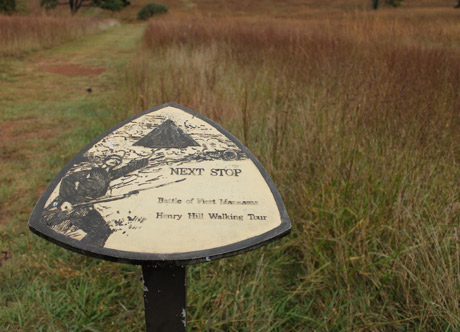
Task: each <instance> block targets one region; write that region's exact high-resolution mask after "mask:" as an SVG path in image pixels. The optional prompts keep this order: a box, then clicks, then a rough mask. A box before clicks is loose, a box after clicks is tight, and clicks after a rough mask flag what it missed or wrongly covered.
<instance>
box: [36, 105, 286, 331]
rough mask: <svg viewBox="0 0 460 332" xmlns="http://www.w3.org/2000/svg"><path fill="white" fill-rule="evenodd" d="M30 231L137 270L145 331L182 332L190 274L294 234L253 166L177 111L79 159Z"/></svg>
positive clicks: (39, 208)
mask: <svg viewBox="0 0 460 332" xmlns="http://www.w3.org/2000/svg"><path fill="white" fill-rule="evenodd" d="M29 227H30V229H31V231H32V232H34V233H36V234H37V235H39V236H42V237H44V238H45V239H47V240H49V241H51V242H54V243H55V244H57V245H60V246H62V247H64V248H67V249H69V250H73V251H75V252H78V253H81V254H84V255H88V256H92V257H97V258H102V259H106V260H110V261H116V262H121V263H129V264H137V265H142V271H143V275H144V300H145V320H146V325H147V331H148V332H182V331H185V330H186V286H185V266H186V265H188V264H197V263H203V262H208V261H211V260H216V259H220V258H224V257H230V256H234V255H238V254H241V253H245V252H247V251H249V250H253V249H255V248H258V247H260V246H262V245H264V244H267V243H268V242H271V241H273V240H275V239H278V238H280V237H283V236H285V235H287V234H289V232H290V230H291V224H290V221H289V216H288V214H287V212H286V208H285V206H284V203H283V201H282V199H281V195H280V194H279V192H278V190H277V189H276V187H275V185H274V183H273V181H272V180H271V179H270V176H269V175H268V173H267V171H266V170H265V169H264V168H263V166H262V165H261V164H260V162H259V161H258V160H257V159H256V157H255V156H254V155H253V154H252V153H251V152H250V151H249V150H248V149H247V148H246V147H245V146H244V145H243V144H242V143H241V142H240V141H239V140H238V139H236V138H235V137H234V136H232V135H231V134H230V133H229V132H227V131H226V130H225V129H224V128H222V127H220V126H219V125H218V124H216V123H214V122H212V121H211V120H209V119H207V118H205V117H204V116H202V115H200V114H198V113H196V112H194V111H192V110H190V109H187V108H185V107H183V106H180V105H177V104H173V103H169V104H165V105H161V106H158V107H156V108H154V109H151V110H148V111H145V112H144V113H141V114H138V115H136V116H134V117H132V118H130V119H128V120H126V121H124V122H122V123H120V124H119V125H117V126H116V127H114V128H112V129H111V130H109V131H108V132H106V133H104V134H102V135H101V136H100V137H98V138H97V139H96V140H94V141H93V142H92V143H90V144H89V145H88V146H87V147H85V148H84V149H83V150H82V151H81V152H80V153H78V154H77V155H76V156H75V157H74V158H73V159H72V160H71V161H70V162H69V163H68V164H67V165H66V166H65V167H64V168H63V169H62V170H61V171H60V172H59V174H58V175H57V176H56V177H55V178H54V180H53V181H52V182H51V184H50V185H49V186H48V188H47V189H46V191H45V193H44V194H43V195H42V197H41V198H40V199H39V201H38V203H37V204H36V206H35V208H34V210H33V212H32V215H31V216H30V219H29Z"/></svg>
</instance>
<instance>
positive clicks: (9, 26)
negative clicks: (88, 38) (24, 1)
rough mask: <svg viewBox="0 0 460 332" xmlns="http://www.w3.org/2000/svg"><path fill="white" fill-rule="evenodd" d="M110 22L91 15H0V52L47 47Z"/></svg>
mask: <svg viewBox="0 0 460 332" xmlns="http://www.w3.org/2000/svg"><path fill="white" fill-rule="evenodd" d="M114 24H117V22H114V21H113V20H112V21H110V20H100V19H94V18H93V19H89V18H70V17H67V18H58V17H49V16H4V15H0V55H6V56H14V55H20V54H24V53H27V52H31V51H36V50H39V49H44V48H50V47H53V46H56V45H58V44H60V43H63V42H68V41H70V40H73V39H75V38H78V37H81V36H82V35H84V34H87V33H93V32H96V31H100V30H103V29H105V28H107V27H109V26H113V25H114Z"/></svg>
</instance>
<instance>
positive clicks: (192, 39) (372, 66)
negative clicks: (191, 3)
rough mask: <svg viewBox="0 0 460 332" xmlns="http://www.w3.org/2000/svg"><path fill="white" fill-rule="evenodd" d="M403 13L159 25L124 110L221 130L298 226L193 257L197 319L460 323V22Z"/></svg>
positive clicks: (306, 327) (446, 326)
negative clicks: (222, 256) (273, 238)
mask: <svg viewBox="0 0 460 332" xmlns="http://www.w3.org/2000/svg"><path fill="white" fill-rule="evenodd" d="M395 13H396V12H395ZM399 13H402V14H401V16H398V14H395V15H394V16H392V17H390V16H385V17H381V16H378V15H375V14H374V13H365V12H362V13H358V12H356V13H352V14H344V15H342V16H341V17H340V18H339V19H334V20H331V19H329V18H328V17H324V18H320V19H318V18H314V19H307V20H285V19H270V18H264V19H261V18H258V19H243V18H240V19H234V18H233V19H225V18H220V19H219V18H215V19H206V20H201V19H193V18H192V19H184V18H183V17H182V18H180V19H175V18H174V17H170V18H163V19H160V20H155V21H152V22H151V23H150V25H149V27H148V29H147V30H146V33H145V36H144V40H143V47H144V49H143V52H142V54H140V55H139V57H138V58H136V59H135V60H134V61H133V62H132V64H131V65H130V66H129V68H128V69H127V70H126V72H124V73H123V75H122V79H121V81H120V86H119V88H120V91H122V92H120V95H121V97H120V100H119V103H120V104H119V105H118V108H119V109H120V110H128V111H129V112H128V113H136V112H139V111H141V110H144V109H147V108H148V107H150V106H154V105H158V104H161V103H164V102H169V101H175V102H178V103H181V104H183V105H185V106H187V107H190V108H192V109H195V110H197V111H199V112H201V113H203V114H204V115H206V116H208V117H210V118H212V119H214V120H215V121H217V122H218V123H220V124H222V125H223V126H225V127H227V128H228V129H229V130H230V131H231V132H233V133H234V134H235V135H236V136H237V137H239V138H240V139H241V140H242V141H243V142H244V143H245V144H246V145H247V146H248V147H249V149H251V150H252V151H253V152H254V153H255V154H256V155H257V156H258V158H259V159H260V160H261V162H262V164H264V165H265V167H266V168H267V169H268V171H269V173H270V174H271V175H272V176H273V178H274V181H275V182H276V184H277V185H278V188H279V189H280V191H281V194H282V196H283V198H284V200H285V203H286V205H287V207H288V210H289V213H290V216H291V219H292V222H293V229H294V231H293V234H292V235H291V237H290V239H288V240H285V241H284V242H282V243H280V244H277V245H276V246H273V247H271V248H270V249H269V250H262V251H258V252H255V253H253V254H250V255H247V256H245V257H240V258H235V259H234V260H224V261H221V262H220V263H219V264H215V265H210V266H208V265H205V266H203V267H196V268H195V269H193V270H192V274H191V288H192V290H190V291H189V293H191V294H192V295H191V299H190V303H191V325H192V329H193V330H195V329H196V330H197V331H204V330H212V331H230V330H231V331H243V330H244V331H272V330H276V331H313V330H314V331H408V330H410V331H454V330H459V329H460V318H459V317H460V307H459V303H460V302H459V301H460V254H459V252H460V251H459V250H460V248H459V246H460V243H459V240H460V235H459V226H460V167H459V164H460V145H459V142H460V131H459V130H458V128H459V127H460V57H459V45H460V40H459V37H458V36H460V34H459V32H460V31H459V30H460V27H459V26H458V24H457V23H456V22H457V21H456V17H455V16H454V15H455V12H454V14H451V13H449V12H447V11H445V12H442V11H441V12H436V13H434V14H430V12H428V11H427V12H424V17H423V19H421V18H420V16H419V15H412V14H411V13H409V12H399ZM127 115H128V114H119V116H120V119H121V118H122V117H125V116H127ZM120 119H116V120H120ZM235 261H236V264H235ZM234 264H235V265H234ZM238 264H239V265H238ZM251 267H253V268H251ZM244 268H246V269H248V270H244V271H245V272H243V269H244Z"/></svg>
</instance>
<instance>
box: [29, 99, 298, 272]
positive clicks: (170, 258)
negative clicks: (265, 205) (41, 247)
mask: <svg viewBox="0 0 460 332" xmlns="http://www.w3.org/2000/svg"><path fill="white" fill-rule="evenodd" d="M168 106H171V107H175V108H178V109H180V110H182V111H185V112H187V113H189V114H191V115H193V116H195V117H197V118H199V119H201V120H203V121H205V122H207V123H209V124H210V125H211V126H213V127H214V128H216V129H217V130H218V131H219V132H220V133H222V134H223V135H225V136H226V137H227V138H228V139H230V140H231V141H232V142H233V143H235V144H236V145H237V146H238V147H239V148H240V149H241V150H242V151H243V152H244V153H246V155H247V156H248V157H249V159H251V160H252V162H253V163H254V164H255V165H256V166H257V168H258V170H259V171H260V173H261V174H262V176H263V177H264V179H265V181H266V182H267V184H268V186H269V188H270V190H271V192H272V194H273V197H274V198H275V201H276V204H277V206H278V210H279V212H280V216H281V224H280V225H279V226H278V227H276V228H274V229H272V230H270V231H268V232H266V233H263V234H261V235H258V236H255V237H252V238H249V239H246V240H243V241H239V242H236V243H233V244H230V245H225V246H222V247H217V248H212V249H207V250H199V251H191V252H183V253H173V254H155V253H142V252H132V251H122V250H116V249H110V248H104V247H99V246H94V245H84V246H82V245H81V243H80V241H78V240H75V239H72V238H70V237H68V236H65V235H63V234H60V233H58V232H55V231H53V230H52V229H51V228H49V227H48V226H46V225H45V224H43V223H41V222H40V216H41V214H42V211H43V209H44V206H45V204H46V201H47V200H48V197H49V196H50V195H51V194H52V192H53V190H54V188H56V186H57V185H58V183H59V181H60V180H61V179H62V178H63V177H64V175H65V174H66V173H67V172H68V171H69V170H70V169H71V168H72V166H73V165H74V164H75V163H77V162H78V161H79V160H81V158H82V157H83V154H85V153H86V152H87V151H88V150H89V149H90V148H92V147H93V146H94V145H95V144H96V143H97V142H99V141H100V140H101V139H102V138H104V137H105V136H107V135H109V134H111V133H112V132H114V131H115V130H117V129H118V128H120V127H122V126H124V125H125V124H127V123H129V122H131V121H133V120H134V119H137V118H139V117H141V116H143V115H145V114H148V113H152V112H155V111H158V110H161V109H163V108H165V107H168ZM29 228H30V230H31V231H32V232H33V233H35V234H37V235H39V236H41V237H43V238H45V239H46V240H48V241H50V242H53V243H55V244H57V245H59V246H61V247H63V248H66V249H69V250H71V251H74V252H77V253H80V254H83V255H86V256H91V257H96V258H100V259H104V260H108V261H114V262H119V263H127V264H138V265H139V264H156V265H189V264H197V263H203V262H207V261H214V260H217V259H220V258H225V257H230V256H235V255H239V254H242V253H245V252H248V251H250V250H253V249H256V248H259V247H261V246H263V245H265V244H267V243H269V242H271V241H273V240H276V239H279V238H281V237H283V236H286V235H288V234H289V233H290V232H291V222H290V220H289V216H288V213H287V211H286V207H285V205H284V203H283V200H282V198H281V195H280V193H279V191H278V189H277V188H276V186H275V184H274V183H273V181H272V179H271V177H270V176H269V174H268V173H267V171H266V170H265V168H264V167H263V166H262V164H261V163H260V162H259V161H258V160H257V158H256V157H255V156H254V155H253V154H252V153H251V152H250V151H249V150H248V148H246V147H245V146H244V145H243V144H242V143H241V142H240V141H239V140H238V139H237V138H236V137H234V136H233V135H232V134H230V133H229V132H228V131H227V130H225V129H224V128H223V127H221V126H220V125H218V124H217V123H215V122H213V121H212V120H210V119H208V118H206V117H204V116H203V115H201V114H198V113H197V112H195V111H193V110H191V109H188V108H187V107H184V106H182V105H179V104H176V103H172V102H171V103H166V104H163V105H159V106H157V107H154V108H152V109H149V110H147V111H144V112H142V113H139V114H136V115H135V116H133V117H131V118H129V119H127V120H125V121H123V122H121V123H119V124H118V125H116V126H115V127H113V128H111V129H109V130H108V131H106V132H105V133H103V134H102V135H100V136H99V137H97V138H96V139H94V140H93V141H92V142H91V143H89V144H88V145H87V146H86V147H85V148H83V150H81V151H80V152H79V153H78V154H76V155H75V156H74V157H73V158H72V159H71V160H70V161H69V162H68V163H67V164H66V165H65V166H64V168H63V169H62V170H61V171H60V172H59V173H58V174H57V175H56V177H55V178H54V179H53V181H52V182H51V183H50V184H49V186H48V188H47V189H46V190H45V192H44V193H43V195H42V196H41V197H40V199H39V200H38V202H37V204H36V205H35V207H34V210H33V211H32V214H31V216H30V218H29Z"/></svg>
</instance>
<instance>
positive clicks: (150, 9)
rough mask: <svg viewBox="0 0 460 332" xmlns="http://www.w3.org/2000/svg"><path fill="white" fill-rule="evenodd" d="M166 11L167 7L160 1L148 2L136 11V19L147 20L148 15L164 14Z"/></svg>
mask: <svg viewBox="0 0 460 332" xmlns="http://www.w3.org/2000/svg"><path fill="white" fill-rule="evenodd" d="M167 12H168V8H167V7H166V6H165V5H162V4H161V3H155V2H150V3H148V4H146V5H145V6H144V7H142V9H141V10H139V12H138V13H137V19H138V20H148V19H149V18H150V17H152V16H155V15H159V14H166V13H167Z"/></svg>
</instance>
